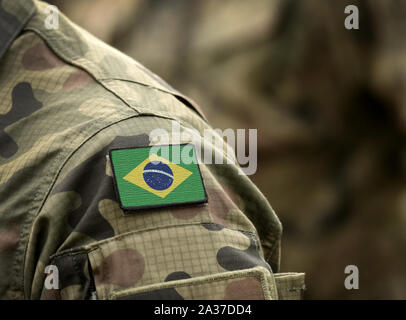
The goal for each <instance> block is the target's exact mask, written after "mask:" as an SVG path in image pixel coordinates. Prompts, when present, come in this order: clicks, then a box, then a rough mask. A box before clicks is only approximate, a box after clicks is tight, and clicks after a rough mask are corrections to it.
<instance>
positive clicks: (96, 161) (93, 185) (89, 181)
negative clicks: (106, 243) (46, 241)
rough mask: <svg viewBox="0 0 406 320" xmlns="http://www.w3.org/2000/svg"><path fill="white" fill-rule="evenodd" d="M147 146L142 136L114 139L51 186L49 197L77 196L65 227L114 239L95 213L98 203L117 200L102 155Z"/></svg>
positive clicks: (103, 220)
mask: <svg viewBox="0 0 406 320" xmlns="http://www.w3.org/2000/svg"><path fill="white" fill-rule="evenodd" d="M148 144H149V137H148V135H146V134H142V135H137V136H129V137H116V138H115V139H114V140H113V142H112V143H110V144H109V145H108V146H107V147H105V148H104V149H103V150H101V151H100V152H98V153H96V154H95V155H94V156H92V157H90V158H89V159H87V160H86V161H84V162H83V163H81V164H80V165H78V166H77V167H76V168H75V169H74V170H72V171H71V172H70V173H69V174H68V175H67V176H66V177H65V179H64V180H63V181H62V182H61V183H60V184H59V185H57V186H56V187H55V190H54V191H53V194H56V193H59V192H66V191H75V192H77V193H78V194H79V195H80V197H81V200H82V204H81V206H80V207H79V208H77V209H76V210H74V211H72V212H71V214H70V216H69V218H68V221H69V224H70V225H71V226H72V228H73V229H74V230H75V231H78V232H82V233H84V234H87V235H88V236H90V237H92V238H94V239H96V240H102V239H106V238H110V237H113V236H114V230H113V228H112V226H111V225H110V224H109V223H108V222H107V220H106V219H104V217H103V216H102V215H101V214H100V212H99V202H100V201H101V200H104V199H110V200H115V201H116V200H117V197H116V195H115V192H114V187H113V178H112V177H110V176H108V175H106V155H107V154H108V151H109V149H112V148H124V147H138V146H146V145H148Z"/></svg>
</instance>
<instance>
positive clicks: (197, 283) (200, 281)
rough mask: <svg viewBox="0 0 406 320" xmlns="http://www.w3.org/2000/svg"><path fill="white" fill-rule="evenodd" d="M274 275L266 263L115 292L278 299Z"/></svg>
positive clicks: (135, 296)
mask: <svg viewBox="0 0 406 320" xmlns="http://www.w3.org/2000/svg"><path fill="white" fill-rule="evenodd" d="M277 298H278V295H277V290H276V285H275V280H274V277H273V275H272V274H271V273H270V272H269V271H268V270H266V269H265V268H262V267H256V268H251V269H247V270H238V271H229V272H224V273H219V274H215V275H210V276H201V277H195V278H190V279H182V280H174V281H168V282H164V283H158V284H153V285H149V286H143V287H138V288H129V289H125V290H120V291H115V292H112V293H111V295H110V299H118V300H160V299H164V300H274V299H277Z"/></svg>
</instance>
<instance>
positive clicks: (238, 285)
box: [224, 277, 264, 300]
mask: <svg viewBox="0 0 406 320" xmlns="http://www.w3.org/2000/svg"><path fill="white" fill-rule="evenodd" d="M224 299H225V300H264V293H263V291H262V286H261V281H260V280H259V279H257V278H253V277H250V278H245V279H242V280H235V281H232V282H231V283H230V284H229V285H228V286H227V288H226V292H225V296H224Z"/></svg>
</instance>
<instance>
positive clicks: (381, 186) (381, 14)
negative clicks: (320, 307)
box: [48, 0, 406, 299]
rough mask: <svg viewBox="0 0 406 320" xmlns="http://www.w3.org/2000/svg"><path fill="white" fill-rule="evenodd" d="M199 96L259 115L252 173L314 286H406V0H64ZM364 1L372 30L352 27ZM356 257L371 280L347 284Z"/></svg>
mask: <svg viewBox="0 0 406 320" xmlns="http://www.w3.org/2000/svg"><path fill="white" fill-rule="evenodd" d="M48 2H50V3H53V4H55V5H57V6H58V7H59V8H60V10H61V11H63V12H64V13H65V14H66V15H67V16H68V17H70V19H71V20H73V21H74V22H76V23H78V24H79V25H81V26H82V27H84V28H85V29H87V30H88V31H90V32H91V33H93V34H94V35H96V36H97V37H99V38H101V39H103V40H104V41H106V42H107V43H109V44H111V45H113V46H114V47H116V48H118V49H120V50H122V51H124V52H125V53H127V54H128V55H130V56H131V57H133V58H135V59H136V60H138V61H139V62H141V63H142V64H144V65H145V66H147V67H148V68H149V69H151V70H152V71H154V72H155V73H157V74H159V75H160V76H161V77H163V78H164V79H165V80H166V81H168V82H169V83H170V84H171V85H172V86H174V87H175V88H177V89H178V90H180V91H182V92H183V93H185V94H187V95H189V96H190V97H192V98H193V99H194V100H196V101H197V102H198V103H199V104H200V105H201V106H202V108H203V110H204V111H205V113H206V115H207V116H208V118H209V120H210V122H211V124H212V125H213V127H215V128H221V129H224V128H258V139H259V140H258V158H259V159H258V171H257V173H256V174H255V175H254V176H252V179H253V180H254V181H255V183H257V185H258V186H259V188H260V189H261V190H262V191H263V192H264V194H265V195H266V196H267V197H268V199H269V200H270V202H271V204H272V206H273V207H274V209H275V210H276V212H277V214H278V215H279V217H280V219H281V221H282V223H283V225H284V237H283V243H282V271H304V272H306V273H307V286H308V290H307V293H306V298H307V299H332V298H339V299H361V298H364V299H366V298H367V299H372V298H374V299H389V298H395V299H396V298H397V299H399V298H403V299H406V251H405V249H406V185H405V176H406V145H405V143H404V138H405V131H406V40H405V34H406V1H404V0H369V1H368V0H364V1H362V0H351V1H346V0H250V1H247V0H221V1H219V0H114V1H112V0H69V1H68V0H53V1H48ZM349 4H354V5H357V6H358V8H359V11H360V30H346V29H345V28H344V19H345V17H346V15H345V14H344V8H345V7H346V6H347V5H349ZM352 264H354V265H357V266H358V267H359V271H360V289H359V290H346V289H345V287H344V279H345V276H346V275H345V274H344V269H345V266H347V265H352Z"/></svg>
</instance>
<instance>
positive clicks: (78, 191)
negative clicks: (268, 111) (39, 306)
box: [0, 0, 304, 299]
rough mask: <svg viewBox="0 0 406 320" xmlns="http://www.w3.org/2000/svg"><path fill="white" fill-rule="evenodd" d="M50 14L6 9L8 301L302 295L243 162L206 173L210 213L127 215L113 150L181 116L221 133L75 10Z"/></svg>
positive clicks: (3, 168)
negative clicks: (49, 273) (53, 285)
mask: <svg viewBox="0 0 406 320" xmlns="http://www.w3.org/2000/svg"><path fill="white" fill-rule="evenodd" d="M45 8H46V4H44V3H42V2H39V1H15V0H3V1H0V19H2V21H5V22H6V23H5V24H4V26H2V27H1V28H0V32H1V34H0V39H1V42H0V43H1V47H0V50H1V51H0V54H2V56H1V60H0V65H1V68H0V97H1V102H0V298H2V299H89V298H92V297H94V296H95V295H94V293H96V296H97V298H99V299H213V298H215V299H278V298H290V299H292V298H295V299H296V298H301V297H302V294H303V290H304V274H302V273H287V274H282V273H278V272H279V261H280V239H281V231H282V228H281V224H280V221H279V220H278V218H277V216H276V215H275V213H274V211H273V209H272V208H271V206H270V205H269V203H268V202H267V200H266V198H265V197H264V196H263V195H262V194H261V192H260V191H259V190H258V189H257V188H256V187H255V185H254V184H253V183H252V182H251V181H250V180H249V179H248V178H247V177H246V176H243V175H240V174H239V172H240V169H239V168H238V167H237V166H235V165H229V164H227V165H226V164H224V165H204V164H201V165H200V170H201V172H202V177H203V180H204V184H205V187H206V191H207V194H208V203H207V204H205V205H194V206H184V207H179V208H163V209H160V210H145V211H142V212H135V213H131V214H128V213H125V212H123V210H122V209H121V208H120V207H119V205H118V201H117V200H118V199H117V197H116V194H115V192H114V188H113V179H112V168H111V167H110V162H109V160H108V157H107V155H108V151H109V150H110V149H113V148H122V147H139V146H148V145H150V144H151V142H150V141H149V136H148V134H149V133H150V132H151V130H153V129H155V128H162V129H165V130H167V131H169V132H170V130H171V127H172V124H173V123H174V122H176V123H179V124H180V125H181V127H182V128H194V129H197V130H198V131H200V132H203V130H204V129H211V128H210V126H209V125H208V124H207V122H206V120H205V119H204V116H203V115H202V114H201V111H200V109H199V107H198V106H197V105H196V104H195V103H194V102H193V101H192V100H190V99H188V98H187V97H185V96H183V95H182V94H180V93H179V92H177V91H176V90H174V89H173V88H171V87H170V86H169V85H168V84H166V83H165V82H164V81H163V80H161V79H160V78H159V77H157V76H156V75H154V74H153V73H151V72H150V71H148V70H147V69H145V68H144V67H143V66H142V65H140V64H138V63H137V62H135V61H134V60H132V59H130V58H129V57H127V56H125V55H124V54H122V53H120V52H119V51H117V50H115V49H113V48H111V47H109V46H107V45H106V44H104V43H103V42H101V41H99V40H97V39H96V38H94V37H93V36H91V35H90V34H88V33H87V32H86V31H84V30H82V29H81V28H79V27H78V26H76V25H74V24H73V23H72V22H70V21H69V20H68V19H67V18H66V17H64V16H63V15H60V18H59V28H58V29H57V30H48V29H46V28H45V27H44V21H45V19H46V17H47V14H46V13H45ZM184 142H187V141H184ZM204 143H207V142H204ZM202 144H203V142H202ZM216 152H224V151H223V150H216ZM48 265H55V266H56V267H57V268H58V270H59V283H58V285H59V288H58V289H46V288H45V286H44V282H45V278H46V274H45V268H46V266H48Z"/></svg>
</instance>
